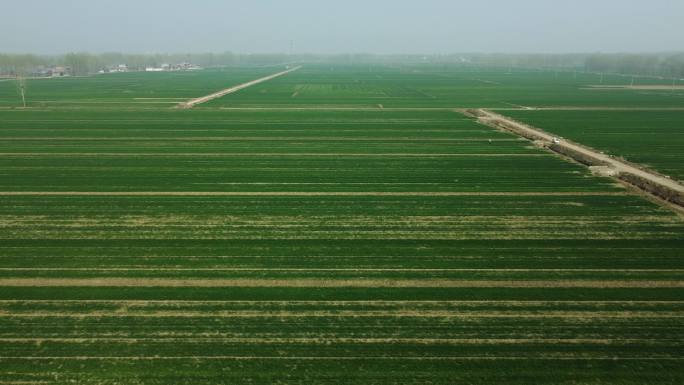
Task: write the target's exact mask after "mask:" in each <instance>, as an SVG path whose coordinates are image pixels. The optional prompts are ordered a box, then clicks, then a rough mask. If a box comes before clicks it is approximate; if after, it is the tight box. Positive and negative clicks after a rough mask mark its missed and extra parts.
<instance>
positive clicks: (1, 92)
mask: <svg viewBox="0 0 684 385" xmlns="http://www.w3.org/2000/svg"><path fill="white" fill-rule="evenodd" d="M271 72H273V69H272V68H270V69H268V68H231V69H229V70H205V71H193V72H160V73H148V72H131V73H115V74H102V75H97V76H90V77H83V78H46V79H28V80H27V86H26V88H27V105H28V106H29V107H57V106H58V107H73V108H84V107H85V108H93V107H96V108H103V107H111V108H121V107H139V108H150V107H157V108H158V107H165V106H173V105H174V104H177V103H180V102H183V101H185V100H188V99H191V98H195V97H199V96H203V95H206V94H210V93H212V92H215V91H218V90H220V89H223V88H227V87H229V86H233V85H237V84H241V83H244V82H247V81H250V80H254V79H257V78H260V77H262V76H265V75H269V74H270V73H271ZM19 106H21V98H20V97H19V94H18V92H17V90H16V84H15V82H14V81H7V82H0V107H19Z"/></svg>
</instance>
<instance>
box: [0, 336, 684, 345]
mask: <svg viewBox="0 0 684 385" xmlns="http://www.w3.org/2000/svg"><path fill="white" fill-rule="evenodd" d="M645 341H648V342H649V343H655V342H667V343H673V342H674V343H677V342H678V340H677V339H673V340H666V341H662V340H652V339H648V340H645V339H638V338H630V339H611V338H351V337H349V338H345V337H332V338H325V337H324V338H316V337H314V338H306V337H294V338H287V337H284V338H282V337H281V338H279V337H266V338H261V337H252V338H244V337H243V338H240V337H237V338H236V337H217V336H209V337H194V336H193V337H175V336H174V337H151V338H150V337H74V338H68V337H38V338H0V342H5V343H45V342H59V343H72V344H81V343H95V342H103V343H107V342H109V343H126V344H132V343H138V342H161V343H170V342H221V343H228V344H252V345H271V344H307V345H309V344H311V345H320V344H324V345H327V344H330V343H334V344H415V345H527V344H535V345H542V344H553V345H557V344H568V345H578V344H592V345H620V344H635V343H644V342H645Z"/></svg>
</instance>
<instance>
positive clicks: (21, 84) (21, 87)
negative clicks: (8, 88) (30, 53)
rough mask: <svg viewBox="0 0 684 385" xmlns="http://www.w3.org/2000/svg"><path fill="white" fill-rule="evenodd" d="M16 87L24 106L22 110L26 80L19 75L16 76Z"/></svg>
mask: <svg viewBox="0 0 684 385" xmlns="http://www.w3.org/2000/svg"><path fill="white" fill-rule="evenodd" d="M17 87H18V88H19V93H20V94H21V102H22V104H23V105H24V108H26V79H24V77H23V76H21V75H20V74H17Z"/></svg>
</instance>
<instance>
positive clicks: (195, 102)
mask: <svg viewBox="0 0 684 385" xmlns="http://www.w3.org/2000/svg"><path fill="white" fill-rule="evenodd" d="M300 68H302V66H297V67H294V68H290V69H289V70H286V71H282V72H278V73H277V74H273V75H269V76H266V77H263V78H260V79H256V80H252V81H249V82H247V83H242V84H239V85H237V86H234V87H230V88H226V89H225V90H221V91H218V92H215V93H213V94H211V95H207V96H202V97H201V98H196V99H191V100H188V101H187V102H183V103H180V104H179V105H178V108H192V107H194V106H196V105H198V104H202V103H206V102H208V101H210V100H214V99H217V98H220V97H222V96H226V95H228V94H232V93H235V92H238V91H240V90H242V89H245V88H247V87H251V86H254V85H257V84H259V83H263V82H267V81H269V80H272V79H275V78H277V77H280V76H284V75H287V74H289V73H290V72H294V71H297V70H298V69H300Z"/></svg>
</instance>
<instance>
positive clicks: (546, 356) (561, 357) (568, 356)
mask: <svg viewBox="0 0 684 385" xmlns="http://www.w3.org/2000/svg"><path fill="white" fill-rule="evenodd" d="M0 360H23V361H55V360H60V361H196V360H212V361H229V360H230V361H367V360H373V361H501V360H506V361H529V360H541V361H597V360H598V361H663V360H667V361H684V357H679V356H665V355H658V356H642V357H636V356H623V357H619V356H615V355H610V356H599V355H596V356H580V355H577V354H574V353H548V352H546V353H543V355H528V356H521V355H514V356H513V355H511V356H491V355H490V356H248V355H244V356H199V355H198V356H0Z"/></svg>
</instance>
